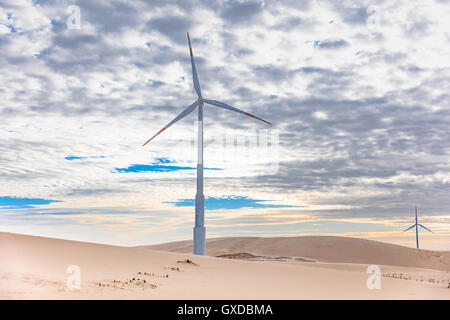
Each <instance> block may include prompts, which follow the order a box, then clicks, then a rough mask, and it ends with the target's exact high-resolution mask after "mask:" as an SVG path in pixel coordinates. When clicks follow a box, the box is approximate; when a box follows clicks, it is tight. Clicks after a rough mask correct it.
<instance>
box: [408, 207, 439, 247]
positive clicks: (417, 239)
mask: <svg viewBox="0 0 450 320" xmlns="http://www.w3.org/2000/svg"><path fill="white" fill-rule="evenodd" d="M415 211H416V223H415V224H413V225H412V226H411V227H409V228H408V229H406V230H404V231H402V233H403V232H406V231H408V230H409V229H411V228H414V227H416V247H417V249H419V227H422V228H424V229H425V230H427V231H430V232H431V233H434V232H433V231H431V230H430V229H428V228H426V227H424V226H423V225H421V224H420V223H419V222H418V221H417V206H416V207H415Z"/></svg>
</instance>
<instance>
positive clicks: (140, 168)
mask: <svg viewBox="0 0 450 320" xmlns="http://www.w3.org/2000/svg"><path fill="white" fill-rule="evenodd" d="M174 163H176V161H174V160H169V159H167V158H156V159H155V161H154V162H153V163H152V164H132V165H130V166H129V167H128V168H116V172H120V173H125V172H172V171H182V170H196V169H197V167H189V166H178V165H174ZM205 170H222V169H220V168H205Z"/></svg>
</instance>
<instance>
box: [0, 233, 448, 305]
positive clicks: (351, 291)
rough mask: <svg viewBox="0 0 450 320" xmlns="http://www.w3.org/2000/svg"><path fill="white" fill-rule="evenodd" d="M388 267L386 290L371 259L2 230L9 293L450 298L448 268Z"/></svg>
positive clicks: (1, 285) (0, 269)
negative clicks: (72, 280)
mask: <svg viewBox="0 0 450 320" xmlns="http://www.w3.org/2000/svg"><path fill="white" fill-rule="evenodd" d="M246 249H249V248H246ZM249 251H250V250H249ZM273 254H275V252H273ZM366 254H367V253H366ZM277 255H278V254H277ZM71 265H76V266H79V267H80V271H81V286H80V289H79V290H70V289H69V287H68V286H67V280H68V279H69V277H71V276H72V275H71V274H67V273H66V271H67V269H68V267H69V266H71ZM380 267H381V270H382V275H383V276H382V277H381V290H369V289H368V288H367V284H366V283H367V278H368V277H369V275H368V274H367V273H366V269H367V265H364V264H350V263H347V264H342V263H341V264H335V263H316V262H314V263H311V262H267V261H262V262H261V261H243V260H239V259H223V258H215V257H199V256H194V255H191V254H187V253H174V252H165V251H158V250H151V249H142V248H128V247H118V246H108V245H100V244H94V243H84V242H76V241H67V240H58V239H49V238H42V237H33V236H26V235H18V234H10V233H0V298H1V299H450V289H448V288H447V287H448V283H449V282H450V274H449V273H448V272H445V271H433V270H426V269H417V268H410V267H395V266H394V267H393V266H380Z"/></svg>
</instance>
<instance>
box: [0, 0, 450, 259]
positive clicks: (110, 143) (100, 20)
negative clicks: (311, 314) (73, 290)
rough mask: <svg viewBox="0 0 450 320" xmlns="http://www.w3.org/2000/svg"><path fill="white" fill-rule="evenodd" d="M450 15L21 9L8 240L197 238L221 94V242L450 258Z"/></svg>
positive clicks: (307, 6)
mask: <svg viewBox="0 0 450 320" xmlns="http://www.w3.org/2000/svg"><path fill="white" fill-rule="evenodd" d="M449 16H450V2H449V1H443V0H441V1H437V0H435V1H431V0H430V1H418V0H417V1H377V0H372V1H319V0H316V1H314V0H311V1H297V0H280V1H275V0H265V1H262V0H252V1H240V0H232V1H214V0H179V1H175V0H164V1H163V0H148V1H125V0H121V1H117V0H116V1H113V0H112V1H106V0H105V1H95V2H94V1H90V0H77V1H75V0H73V1H71V0H67V1H63V0H54V1H37V0H35V1H31V0H19V1H17V0H6V1H5V0H2V1H1V2H0V52H1V55H0V113H1V117H2V121H1V122H0V134H1V137H0V231H7V232H17V233H25V234H33V235H41V236H49V237H57V238H64V239H74V240H82V241H94V242H101V243H110V244H119V245H138V244H152V243H158V242H166V241H175V240H184V239H191V238H192V227H193V221H194V208H193V200H192V199H193V198H194V195H195V170H194V168H195V167H196V152H195V150H196V149H195V148H196V146H195V135H196V132H195V130H196V129H195V128H196V127H195V119H196V117H195V114H191V115H189V116H188V117H186V118H184V119H183V120H182V121H180V122H178V123H177V124H176V125H174V126H173V127H171V128H170V129H169V130H167V131H165V132H164V134H161V135H160V136H158V138H157V139H155V140H153V141H152V142H151V143H150V144H149V145H147V146H146V147H142V144H143V143H144V142H145V141H146V140H147V139H148V138H150V137H151V136H152V135H153V134H154V133H156V132H157V131H159V130H160V129H161V128H162V127H163V126H164V125H166V124H167V123H168V122H169V121H170V120H171V119H172V118H174V117H175V116H176V115H177V114H179V113H180V112H181V111H182V110H183V109H184V108H186V107H187V106H188V105H190V104H191V103H192V102H194V101H195V99H196V94H195V91H194V88H193V84H192V75H191V65H190V59H189V51H188V47H187V39H186V32H187V31H189V32H190V34H191V40H192V45H193V50H194V55H195V59H196V64H197V70H198V73H199V78H200V84H201V87H202V93H203V95H204V96H205V97H206V98H211V99H216V100H221V101H223V102H226V103H228V104H231V105H233V106H235V107H237V108H241V109H243V110H245V111H248V112H250V113H253V114H255V115H257V116H260V117H262V118H264V119H267V120H269V121H271V122H272V126H268V125H265V124H264V123H259V122H257V121H254V119H251V118H248V117H245V116H242V115H240V114H237V113H231V112H229V111H226V110H222V109H217V108H215V107H213V106H207V107H205V110H204V116H205V121H204V126H205V128H204V130H205V156H204V157H205V158H204V159H205V160H204V162H205V167H206V169H207V170H205V196H206V197H207V200H206V203H205V206H206V219H205V223H206V227H207V236H208V237H221V236H294V235H344V236H355V237H364V238H369V239H377V240H382V241H389V242H393V243H397V244H404V245H410V246H413V245H415V243H414V240H415V239H414V234H413V233H412V232H408V233H404V234H401V231H402V230H404V229H405V228H406V227H408V226H409V225H411V224H412V223H413V214H414V213H413V212H414V205H417V206H418V207H419V214H420V222H421V223H422V224H424V225H426V226H428V227H429V228H430V229H432V230H433V231H434V232H435V234H425V233H426V232H425V231H424V232H422V233H421V239H422V240H421V241H422V243H421V244H422V247H424V248H434V249H446V250H450V196H449V195H450V130H449V127H450V106H449V102H450V95H449V92H450V66H449V61H450V31H449V30H450V20H449V19H448V17H449Z"/></svg>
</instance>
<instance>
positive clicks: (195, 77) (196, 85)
mask: <svg viewBox="0 0 450 320" xmlns="http://www.w3.org/2000/svg"><path fill="white" fill-rule="evenodd" d="M187 38H188V42H189V53H190V54H191V65H192V80H194V88H195V91H197V95H198V97H199V98H201V96H202V91H201V90H200V82H199V81H198V75H197V68H196V67H195V62H194V54H193V53H192V47H191V38H190V37H189V32H188V33H187Z"/></svg>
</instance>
